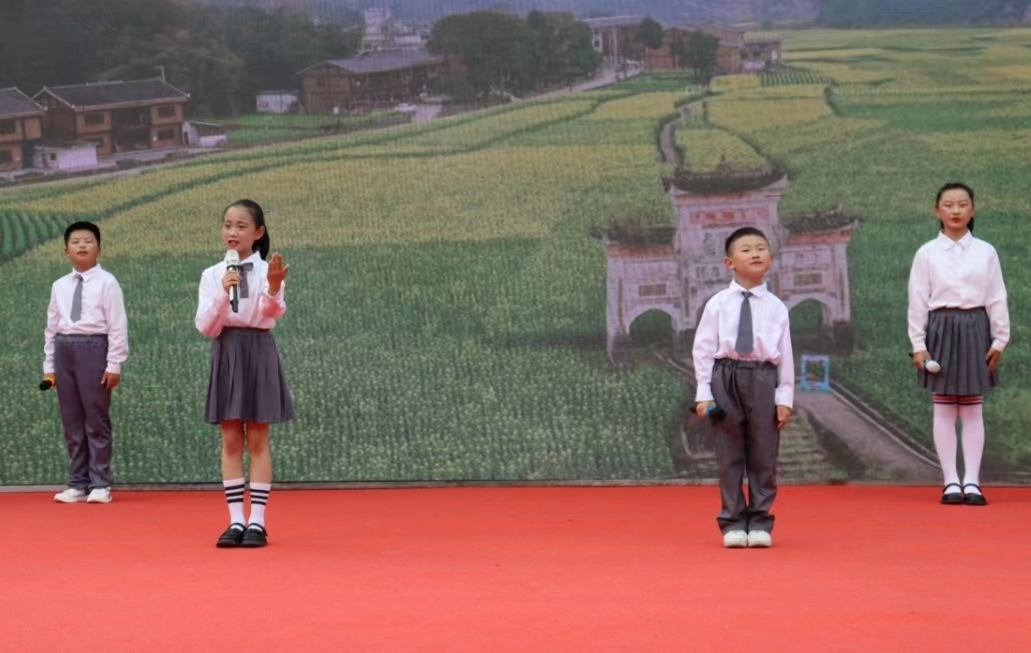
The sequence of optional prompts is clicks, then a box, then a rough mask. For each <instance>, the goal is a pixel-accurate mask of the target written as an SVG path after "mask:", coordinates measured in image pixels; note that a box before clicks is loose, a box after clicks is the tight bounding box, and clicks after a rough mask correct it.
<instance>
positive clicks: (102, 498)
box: [86, 487, 111, 503]
mask: <svg viewBox="0 0 1031 653" xmlns="http://www.w3.org/2000/svg"><path fill="white" fill-rule="evenodd" d="M86 503H111V488H106V487H96V488H93V489H92V490H91V491H90V493H89V497H87V498H86Z"/></svg>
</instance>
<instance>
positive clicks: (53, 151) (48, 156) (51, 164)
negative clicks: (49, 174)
mask: <svg viewBox="0 0 1031 653" xmlns="http://www.w3.org/2000/svg"><path fill="white" fill-rule="evenodd" d="M97 165H98V162H97V145H96V143H84V142H81V141H80V142H67V143H65V142H60V143H59V142H54V143H51V142H47V141H43V142H42V143H40V144H39V145H36V146H35V147H33V148H32V167H33V168H37V169H39V170H50V171H67V170H82V169H85V168H96V167H97Z"/></svg>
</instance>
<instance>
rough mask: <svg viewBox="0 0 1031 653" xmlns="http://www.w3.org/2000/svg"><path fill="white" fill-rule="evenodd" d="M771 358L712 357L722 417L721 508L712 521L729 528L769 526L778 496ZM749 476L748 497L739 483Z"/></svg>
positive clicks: (718, 432)
mask: <svg viewBox="0 0 1031 653" xmlns="http://www.w3.org/2000/svg"><path fill="white" fill-rule="evenodd" d="M777 383H778V374H777V368H776V366H774V365H772V364H771V363H762V362H753V361H734V360H730V359H720V360H718V361H716V365H715V366H714V368H713V375H712V394H713V397H714V398H715V400H716V405H717V406H719V407H720V408H722V409H723V410H724V412H725V413H726V416H725V417H721V418H717V419H714V420H713V432H714V434H715V436H716V437H715V441H716V462H717V463H718V464H719V474H720V495H721V498H722V501H723V506H722V509H721V510H720V514H719V516H717V517H716V522H717V523H718V524H719V527H720V530H721V531H723V532H724V533H727V532H728V531H750V530H751V531H766V532H771V531H772V530H773V515H771V514H770V508H771V507H772V506H773V500H774V499H775V498H776V497H777V453H778V451H779V449H780V431H779V430H778V429H777V406H776V390H777ZM746 474H747V476H748V501H747V503H746V501H745V493H744V491H743V489H742V487H741V482H742V481H743V480H744V476H745V475H746Z"/></svg>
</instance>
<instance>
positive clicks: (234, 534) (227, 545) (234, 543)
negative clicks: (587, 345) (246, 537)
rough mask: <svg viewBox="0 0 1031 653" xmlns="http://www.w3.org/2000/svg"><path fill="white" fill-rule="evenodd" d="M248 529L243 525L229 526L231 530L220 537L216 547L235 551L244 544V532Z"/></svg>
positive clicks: (228, 529) (227, 530)
mask: <svg viewBox="0 0 1031 653" xmlns="http://www.w3.org/2000/svg"><path fill="white" fill-rule="evenodd" d="M244 528H246V527H245V526H244V525H243V524H240V523H235V524H229V528H227V529H226V530H225V532H224V533H222V534H221V535H219V536H218V542H215V546H217V547H218V548H220V549H235V548H236V547H238V546H240V544H241V543H242V542H243V531H244Z"/></svg>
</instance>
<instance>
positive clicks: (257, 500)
mask: <svg viewBox="0 0 1031 653" xmlns="http://www.w3.org/2000/svg"><path fill="white" fill-rule="evenodd" d="M271 491H272V484H271V483H255V482H254V481H251V517H250V519H248V520H247V525H248V526H250V525H251V524H257V525H258V526H261V527H262V528H264V526H265V506H266V504H268V495H269V492H271Z"/></svg>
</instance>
